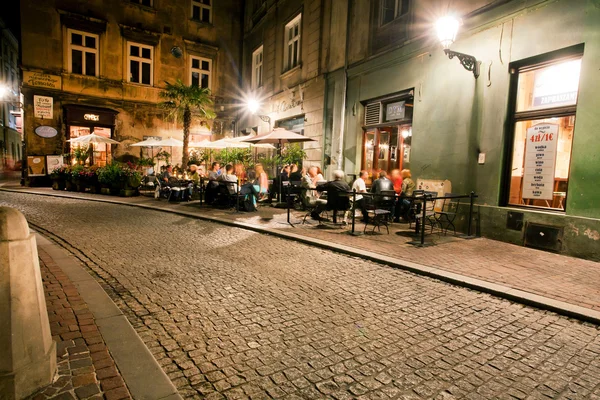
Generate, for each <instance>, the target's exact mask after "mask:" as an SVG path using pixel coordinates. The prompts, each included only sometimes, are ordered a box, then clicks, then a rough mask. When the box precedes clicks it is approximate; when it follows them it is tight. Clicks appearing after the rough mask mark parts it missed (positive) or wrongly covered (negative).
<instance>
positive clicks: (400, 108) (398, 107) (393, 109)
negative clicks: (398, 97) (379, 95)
mask: <svg viewBox="0 0 600 400" xmlns="http://www.w3.org/2000/svg"><path fill="white" fill-rule="evenodd" d="M405 112H406V106H405V102H404V101H397V102H394V103H389V104H387V105H386V106H385V120H386V121H392V120H395V119H403V118H404V115H405Z"/></svg>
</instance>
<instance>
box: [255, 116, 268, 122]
mask: <svg viewBox="0 0 600 400" xmlns="http://www.w3.org/2000/svg"><path fill="white" fill-rule="evenodd" d="M257 117H258V118H260V120H261V121H262V122H268V123H270V122H271V117H269V116H268V115H257Z"/></svg>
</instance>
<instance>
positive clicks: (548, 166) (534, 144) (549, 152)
mask: <svg viewBox="0 0 600 400" xmlns="http://www.w3.org/2000/svg"><path fill="white" fill-rule="evenodd" d="M557 146H558V125H556V124H537V125H534V126H532V127H531V128H529V129H527V142H526V145H525V148H526V149H525V165H524V172H523V198H524V199H539V200H552V198H553V195H554V169H555V166H556V149H557Z"/></svg>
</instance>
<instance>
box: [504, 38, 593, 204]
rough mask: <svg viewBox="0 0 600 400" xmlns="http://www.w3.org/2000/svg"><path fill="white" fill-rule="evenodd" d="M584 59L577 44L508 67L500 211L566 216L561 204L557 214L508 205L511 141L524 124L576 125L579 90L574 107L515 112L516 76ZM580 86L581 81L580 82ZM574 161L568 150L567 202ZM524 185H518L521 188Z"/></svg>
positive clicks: (512, 155)
mask: <svg viewBox="0 0 600 400" xmlns="http://www.w3.org/2000/svg"><path fill="white" fill-rule="evenodd" d="M583 55H584V44H578V45H575V46H571V47H568V48H564V49H560V50H556V51H553V52H550V53H545V54H541V55H538V56H535V57H531V58H527V59H524V60H520V61H515V62H513V63H511V64H510V65H509V72H510V82H509V103H508V110H507V111H508V118H507V127H506V130H507V134H506V143H505V146H504V147H505V152H504V157H503V164H504V172H503V176H502V182H503V183H502V185H501V187H502V191H501V197H500V206H502V207H512V208H522V209H528V210H538V211H545V212H554V213H558V214H565V213H566V211H567V203H566V202H565V203H564V209H563V210H558V209H556V208H551V207H541V206H535V205H526V204H511V203H510V190H511V177H512V165H513V161H514V160H513V158H514V151H515V148H514V141H515V132H516V126H517V123H518V122H523V121H531V120H538V119H548V118H561V117H568V116H574V117H575V125H576V124H577V104H578V103H579V90H580V88H581V86H580V85H579V87H578V95H577V103H576V104H574V105H566V106H558V107H549V108H544V109H538V110H527V111H517V97H518V89H519V76H520V74H521V73H524V72H529V71H533V70H537V69H541V68H544V67H547V66H551V65H557V64H560V63H563V62H567V61H571V60H577V59H583ZM579 84H581V77H580V82H579ZM574 135H575V129H574V130H573V140H574V137H575V136H574ZM572 161H573V146H571V154H570V158H569V176H568V178H567V187H566V189H565V191H566V194H567V198H568V194H569V192H568V190H569V188H568V187H569V180H570V179H571V163H572ZM522 184H523V183H522V182H521V185H522Z"/></svg>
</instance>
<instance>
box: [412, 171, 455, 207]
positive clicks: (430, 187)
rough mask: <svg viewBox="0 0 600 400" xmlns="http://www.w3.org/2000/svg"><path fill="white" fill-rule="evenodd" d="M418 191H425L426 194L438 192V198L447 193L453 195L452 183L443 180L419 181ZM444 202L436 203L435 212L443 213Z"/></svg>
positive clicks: (438, 201)
mask: <svg viewBox="0 0 600 400" xmlns="http://www.w3.org/2000/svg"><path fill="white" fill-rule="evenodd" d="M417 189H418V190H424V191H426V192H436V193H437V195H438V196H440V197H442V196H444V195H445V194H446V193H452V182H450V181H449V180H447V179H446V180H444V181H443V180H441V179H421V178H419V179H417ZM443 205H444V200H441V199H440V200H436V201H435V206H434V208H435V211H442V207H443Z"/></svg>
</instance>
